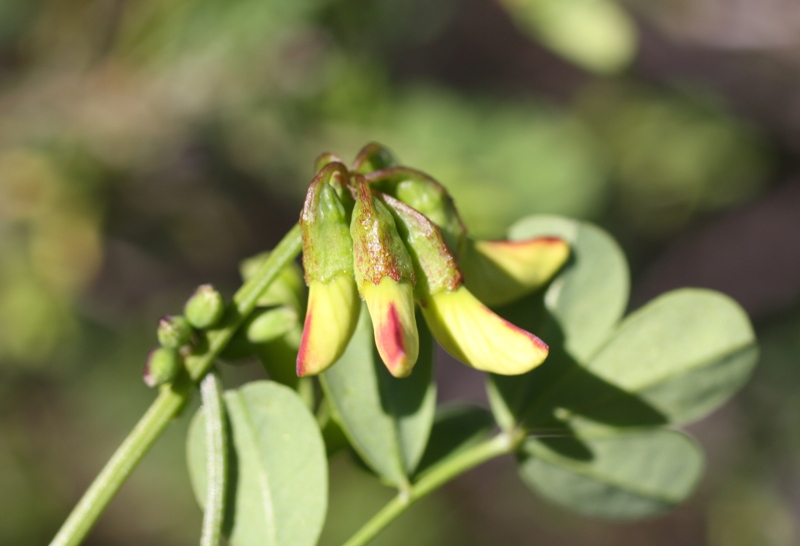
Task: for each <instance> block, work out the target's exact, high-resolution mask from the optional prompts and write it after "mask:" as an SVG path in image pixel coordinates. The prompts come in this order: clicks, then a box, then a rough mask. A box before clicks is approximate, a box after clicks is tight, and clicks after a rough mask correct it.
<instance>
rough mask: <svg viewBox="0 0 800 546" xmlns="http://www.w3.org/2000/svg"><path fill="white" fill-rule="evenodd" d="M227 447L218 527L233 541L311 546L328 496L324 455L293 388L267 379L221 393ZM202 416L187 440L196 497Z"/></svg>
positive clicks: (202, 460)
mask: <svg viewBox="0 0 800 546" xmlns="http://www.w3.org/2000/svg"><path fill="white" fill-rule="evenodd" d="M225 405H226V408H227V413H228V419H229V423H230V426H231V432H232V434H231V436H232V439H233V442H232V447H233V451H232V453H230V455H229V461H230V465H229V483H230V493H229V494H230V496H229V498H228V502H227V503H226V504H227V508H228V509H227V511H226V514H225V523H224V530H225V534H226V535H227V536H228V538H229V540H230V544H231V546H250V545H254V546H255V545H259V546H262V545H267V546H305V545H308V546H312V545H313V544H315V543H316V541H317V538H318V537H319V534H320V532H321V530H322V524H323V522H324V519H325V512H326V509H327V498H328V477H327V468H328V467H327V460H326V458H325V446H324V444H323V442H322V438H321V436H320V432H319V429H318V428H317V424H316V421H315V420H314V417H313V416H312V415H311V413H310V412H309V411H308V409H307V408H306V406H305V405H304V404H303V402H302V401H301V400H300V399H299V398H298V396H297V394H295V393H294V391H292V390H291V389H289V388H287V387H284V386H282V385H279V384H277V383H274V382H269V381H257V382H254V383H249V384H247V385H245V386H244V387H242V388H241V389H238V390H234V391H228V392H226V393H225ZM205 444H206V439H205V416H204V413H203V410H202V409H201V410H199V411H198V412H197V414H196V415H195V417H194V419H193V421H192V424H191V427H190V429H189V435H188V439H187V453H188V465H189V474H190V476H191V478H192V486H193V488H194V492H195V497H196V498H197V499H198V502H200V503H201V505H202V503H203V499H205V497H206V487H207V485H206V450H205Z"/></svg>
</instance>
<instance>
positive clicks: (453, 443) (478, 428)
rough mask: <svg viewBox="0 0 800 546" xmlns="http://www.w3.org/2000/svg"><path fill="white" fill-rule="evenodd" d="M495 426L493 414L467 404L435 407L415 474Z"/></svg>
mask: <svg viewBox="0 0 800 546" xmlns="http://www.w3.org/2000/svg"><path fill="white" fill-rule="evenodd" d="M493 427H494V419H493V418H492V414H491V413H490V412H488V411H487V410H485V409H483V408H481V407H478V406H471V405H468V404H447V405H443V406H439V407H438V408H437V409H436V418H435V419H434V422H433V429H432V430H431V437H430V440H429V441H428V446H427V447H426V448H425V453H424V454H423V455H422V460H420V462H419V467H418V468H417V472H416V475H417V476H419V475H422V474H424V473H425V471H426V470H428V469H429V468H431V467H432V466H434V465H436V464H438V463H440V462H441V461H443V460H445V459H447V458H449V457H451V456H453V455H455V454H457V453H459V452H461V451H462V450H464V449H465V448H468V447H470V446H472V445H474V444H476V443H478V442H480V441H481V440H483V439H484V438H486V437H488V436H489V433H490V432H491V430H492V428H493Z"/></svg>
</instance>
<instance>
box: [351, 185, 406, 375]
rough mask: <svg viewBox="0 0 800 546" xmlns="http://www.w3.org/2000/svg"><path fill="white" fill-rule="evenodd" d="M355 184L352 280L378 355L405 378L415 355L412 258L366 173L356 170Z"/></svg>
mask: <svg viewBox="0 0 800 546" xmlns="http://www.w3.org/2000/svg"><path fill="white" fill-rule="evenodd" d="M354 184H355V188H356V192H357V198H356V205H355V208H354V209H353V220H352V223H351V226H350V233H351V234H352V236H353V257H354V259H355V275H356V285H357V286H358V291H359V292H360V294H361V296H362V297H363V298H364V301H365V303H366V304H367V309H368V310H369V314H370V317H372V323H373V326H374V332H375V344H376V346H377V348H378V353H379V354H380V355H381V359H382V360H383V362H384V364H386V367H387V368H388V369H389V372H390V373H391V374H392V375H394V376H396V377H403V376H406V375H408V374H410V373H411V369H412V367H413V366H414V364H415V363H416V361H417V357H418V356H419V333H418V331H417V323H416V321H415V319H414V283H415V276H414V266H413V261H412V259H411V256H410V255H409V253H408V249H407V248H406V246H405V244H404V242H403V240H402V238H401V237H400V234H399V233H398V231H397V226H396V225H395V221H394V218H393V217H392V214H391V213H390V212H389V210H388V209H387V208H386V205H384V204H383V203H382V202H381V201H379V200H378V199H376V198H375V197H373V195H372V191H371V189H370V187H369V186H368V185H367V182H366V180H364V177H362V176H359V175H356V177H355V179H354Z"/></svg>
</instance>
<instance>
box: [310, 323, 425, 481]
mask: <svg viewBox="0 0 800 546" xmlns="http://www.w3.org/2000/svg"><path fill="white" fill-rule="evenodd" d="M417 323H418V325H419V337H420V339H419V345H420V346H419V359H418V361H417V364H416V366H415V367H414V370H413V372H412V373H411V375H410V376H409V377H405V378H400V379H398V378H395V377H392V376H391V374H389V372H388V370H387V369H386V367H385V366H384V364H383V362H382V361H381V359H380V356H378V353H377V350H376V349H375V343H374V341H373V333H372V323H371V322H370V319H369V313H368V312H367V310H366V309H365V308H364V309H362V310H361V316H360V318H359V323H358V326H357V328H356V332H355V334H354V335H353V339H352V340H351V341H350V344H349V345H348V346H347V349H346V350H345V353H344V355H342V358H341V359H340V360H339V361H338V362H337V363H336V364H334V365H333V367H331V368H330V369H329V370H327V371H326V372H324V373H323V374H322V375H321V376H320V379H321V382H322V388H323V390H324V392H325V396H326V398H327V399H328V402H329V403H330V405H331V410H332V412H333V415H334V416H335V418H336V420H337V421H338V422H339V423H340V424H341V425H342V428H343V430H344V432H345V434H346V435H347V438H348V440H349V441H350V445H352V446H353V448H354V449H355V450H356V452H357V453H358V454H359V456H360V457H361V458H362V459H363V460H364V462H365V463H366V464H367V465H369V466H370V468H372V469H373V470H374V471H375V472H376V473H377V474H378V475H379V476H381V477H382V478H383V479H384V480H385V481H387V482H388V483H390V484H392V485H395V486H397V487H401V488H402V487H405V486H406V485H407V483H408V478H409V477H410V476H411V475H412V474H413V472H414V469H415V468H416V467H417V464H418V463H419V460H420V457H422V453H423V451H424V449H425V445H426V444H427V442H428V436H429V435H430V431H431V427H432V425H433V417H434V412H435V409H436V389H435V386H434V384H433V346H432V339H431V336H430V333H429V332H428V331H427V328H425V326H424V322H423V321H421V320H417Z"/></svg>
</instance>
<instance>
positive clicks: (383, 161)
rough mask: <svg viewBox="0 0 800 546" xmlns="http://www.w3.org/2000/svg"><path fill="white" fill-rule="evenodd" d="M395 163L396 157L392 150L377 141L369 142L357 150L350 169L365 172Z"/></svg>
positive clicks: (355, 171)
mask: <svg viewBox="0 0 800 546" xmlns="http://www.w3.org/2000/svg"><path fill="white" fill-rule="evenodd" d="M395 165H397V159H395V157H394V155H393V154H392V152H390V151H389V150H388V149H387V148H385V147H384V146H381V145H380V144H378V143H377V142H370V143H369V144H367V145H366V146H364V147H363V148H361V151H360V152H358V155H357V156H356V158H355V160H353V164H352V165H351V166H350V170H351V171H352V172H354V173H359V174H367V173H371V172H373V171H377V170H380V169H386V168H388V167H394V166H395Z"/></svg>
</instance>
